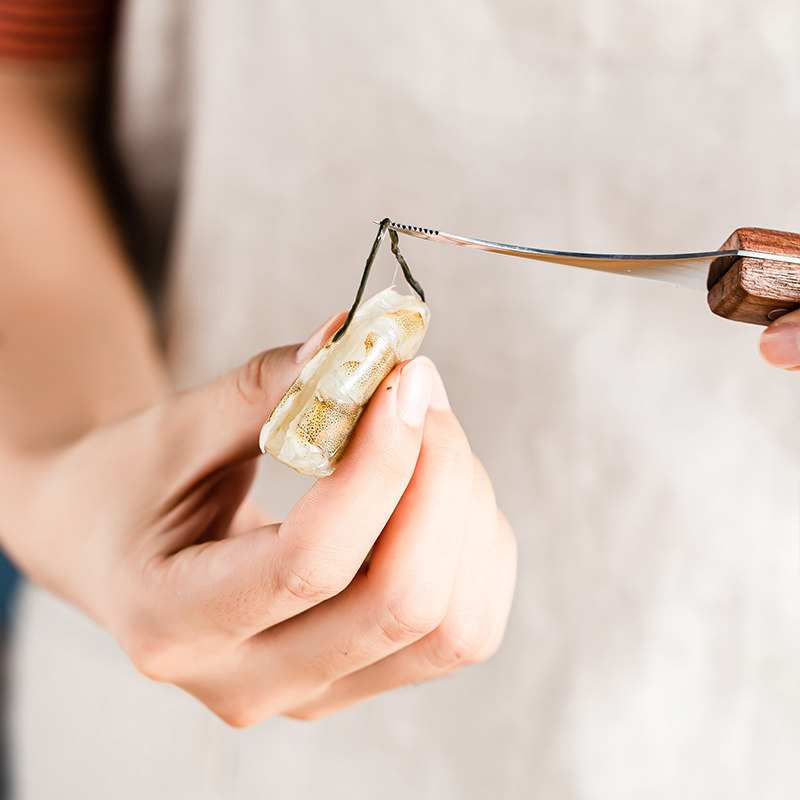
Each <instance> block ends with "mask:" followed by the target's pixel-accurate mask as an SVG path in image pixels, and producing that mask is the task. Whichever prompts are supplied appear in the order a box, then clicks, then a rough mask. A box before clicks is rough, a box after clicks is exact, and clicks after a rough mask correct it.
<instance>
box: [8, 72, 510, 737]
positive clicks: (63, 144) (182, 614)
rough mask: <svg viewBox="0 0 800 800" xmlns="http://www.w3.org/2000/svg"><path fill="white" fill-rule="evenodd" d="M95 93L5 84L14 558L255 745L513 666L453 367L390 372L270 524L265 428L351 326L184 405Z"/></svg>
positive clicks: (505, 576) (504, 600) (485, 501)
mask: <svg viewBox="0 0 800 800" xmlns="http://www.w3.org/2000/svg"><path fill="white" fill-rule="evenodd" d="M92 87H93V69H92V67H91V65H72V66H64V65H59V66H54V67H36V68H32V67H23V66H19V65H13V64H6V65H5V66H0V264H2V269H0V497H2V503H0V538H1V539H2V544H3V546H4V547H5V548H6V550H7V551H8V552H9V553H10V555H11V557H12V558H13V559H14V561H15V562H16V563H17V564H18V565H19V566H20V568H21V569H22V570H23V571H25V572H26V573H27V574H28V575H29V576H30V577H31V578H32V579H33V580H35V581H37V582H39V583H40V584H42V585H43V586H45V587H47V588H48V589H50V590H51V591H54V592H56V593H58V594H60V595H61V596H62V597H64V598H66V599H67V600H68V601H70V602H72V603H74V604H75V605H77V606H78V607H79V608H81V609H83V610H84V611H85V612H86V613H87V614H88V615H90V616H92V617H93V618H94V619H96V620H97V621H98V622H99V623H100V624H101V625H103V626H105V627H106V628H108V629H109V630H110V631H111V632H112V633H113V634H114V635H115V636H116V638H117V640H118V641H119V642H120V645H121V646H122V647H123V648H124V649H125V651H126V652H127V653H128V655H129V656H130V658H131V660H132V662H133V663H134V665H135V666H136V667H137V668H138V669H139V670H140V671H141V672H142V673H143V674H145V675H147V676H148V677H150V678H152V679H154V680H158V681H168V682H171V683H174V684H176V685H178V686H181V687H182V688H184V689H186V690H187V691H188V692H191V693H192V694H193V695H195V696H196V697H197V698H198V699H199V700H201V701H202V702H204V703H205V704H206V705H207V706H208V707H209V708H211V709H212V710H213V711H214V712H215V713H216V714H218V715H219V716H220V717H221V718H222V719H223V720H225V721H226V722H228V723H229V724H231V725H234V726H246V725H251V724H254V723H256V722H259V721H261V720H263V719H265V718H266V717H268V716H270V715H272V714H277V713H283V714H289V715H291V716H295V717H298V718H303V719H313V718H316V717H319V716H322V715H324V714H328V713H331V712H333V711H336V710H338V709H341V708H344V707H347V706H350V705H352V704H354V703H357V702H360V701H362V700H364V699H365V698H367V697H370V696H372V695H375V694H377V693H380V692H383V691H386V690H389V689H392V688H394V687H396V686H400V685H404V684H408V683H413V682H416V681H421V680H427V679H429V678H434V677H438V676H440V675H445V674H448V673H451V672H453V671H454V670H455V669H457V668H459V667H461V666H463V665H465V664H469V663H473V662H476V661H481V660H484V659H486V658H488V657H489V656H491V655H492V654H493V653H494V652H495V650H496V649H497V647H498V646H499V644H500V641H501V638H502V636H503V632H504V630H505V626H506V620H507V617H508V613H509V609H510V605H511V599H512V595H513V589H514V579H515V572H516V548H515V541H514V536H513V533H512V531H511V529H510V528H509V526H508V523H507V522H506V520H505V519H504V517H503V516H502V514H501V513H500V512H499V511H498V510H497V507H496V504H495V499H494V493H493V490H492V486H491V482H490V481H489V479H488V477H487V476H486V473H485V472H484V470H483V468H482V467H481V465H480V463H479V462H478V461H477V460H476V459H475V457H474V456H473V455H472V453H471V451H470V448H469V443H468V442H467V440H466V437H465V435H464V432H463V431H462V429H461V427H460V426H459V424H458V421H457V420H456V418H455V417H454V415H453V413H452V411H451V410H450V407H449V404H448V401H447V395H446V393H445V390H444V387H443V385H442V383H441V379H440V378H439V375H438V373H437V371H436V369H435V367H434V365H433V364H432V363H431V362H430V361H428V360H427V359H424V358H418V359H416V360H414V361H412V362H407V363H405V364H401V365H400V366H399V367H397V368H396V369H395V370H393V371H392V373H391V374H390V375H389V376H388V377H387V378H386V380H385V381H384V383H383V384H382V385H381V386H380V387H379V389H378V391H377V392H376V394H375V396H374V398H373V400H372V401H371V402H370V403H369V405H368V407H367V409H366V411H365V413H364V415H363V416H362V418H361V421H360V422H359V424H358V426H357V429H356V432H355V434H354V437H353V439H352V441H351V444H350V446H349V448H348V451H347V453H346V454H345V456H344V458H343V459H342V461H341V463H340V465H339V468H338V469H337V471H336V472H335V473H334V474H333V475H332V476H330V477H327V478H323V479H321V480H319V481H317V482H316V483H315V484H314V486H313V487H312V488H311V489H310V490H309V491H308V492H307V493H306V495H305V496H304V497H303V498H302V499H301V500H300V501H299V502H298V503H297V505H296V506H295V507H294V508H293V509H292V511H291V512H290V513H289V515H288V516H287V518H286V519H285V520H283V521H280V522H279V521H275V520H274V519H273V518H272V517H271V516H270V515H269V514H268V513H267V512H266V511H265V510H263V509H260V508H258V507H256V506H255V505H254V504H253V503H252V502H251V501H250V500H248V499H247V495H248V492H249V489H250V485H251V482H252V479H253V476H254V473H255V470H256V466H257V461H258V458H259V457H260V454H259V452H258V446H257V443H258V431H259V428H260V426H261V424H262V423H263V421H264V419H266V416H267V415H268V413H269V411H270V409H271V408H272V407H273V406H274V405H275V403H276V402H277V401H278V399H279V398H280V396H281V395H282V394H283V392H284V391H285V390H286V388H287V387H288V386H289V385H290V384H291V382H292V381H293V380H294V378H295V377H296V375H297V374H298V372H299V371H300V369H301V367H302V364H303V363H304V361H305V359H307V358H308V357H309V356H310V355H311V353H312V352H313V351H314V350H315V349H316V346H318V345H319V344H320V343H321V341H323V340H324V338H326V337H327V336H328V335H330V334H331V333H332V332H333V330H335V329H336V328H337V327H338V325H339V324H340V323H341V318H338V319H336V318H335V319H332V320H329V321H328V323H326V324H325V325H323V326H322V327H321V328H320V329H319V330H318V331H316V332H315V334H313V335H312V336H311V337H310V341H309V342H308V343H307V345H306V346H304V347H303V348H298V346H289V347H282V348H277V349H274V350H270V351H267V352H265V353H262V354H260V355H258V356H255V357H254V358H253V359H252V360H251V361H249V362H248V363H247V364H245V365H243V366H242V367H240V368H239V369H237V370H235V371H234V372H232V373H230V374H229V375H226V376H224V377H222V378H221V379H219V380H218V381H216V382H214V383H212V384H209V385H207V386H204V387H200V388H199V389H196V390H193V391H190V392H184V393H174V392H173V391H172V390H171V389H170V387H169V382H168V380H167V378H166V372H165V369H164V365H163V361H162V357H161V354H160V352H159V350H158V347H157V345H156V343H155V337H154V335H153V326H152V322H151V319H150V316H149V313H148V310H147V306H146V304H145V302H144V301H143V299H142V297H141V294H140V292H139V290H138V288H137V285H136V283H135V282H134V280H132V278H131V276H130V272H129V269H128V266H127V264H126V260H125V256H124V254H123V252H122V249H121V248H120V246H119V243H118V240H117V237H116V234H115V230H114V224H113V221H112V219H111V217H110V215H109V213H108V211H107V209H106V205H105V203H104V200H103V197H102V194H101V192H100V191H99V190H98V188H97V182H96V180H95V176H94V173H93V166H92V158H91V153H90V152H89V149H88V147H87V145H86V137H85V131H84V126H83V119H84V114H85V109H86V108H87V106H88V104H89V102H90V100H91V95H92ZM221 420H225V424H224V425H223V424H220V421H221ZM370 550H372V556H371V559H370V561H369V566H368V567H364V566H363V564H364V561H365V558H366V557H367V554H368V553H369V552H370Z"/></svg>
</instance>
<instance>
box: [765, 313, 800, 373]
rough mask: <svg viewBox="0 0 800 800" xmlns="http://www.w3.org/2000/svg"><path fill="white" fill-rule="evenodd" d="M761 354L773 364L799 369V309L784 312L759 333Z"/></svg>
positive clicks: (789, 368) (784, 367)
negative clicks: (787, 312) (789, 312)
mask: <svg viewBox="0 0 800 800" xmlns="http://www.w3.org/2000/svg"><path fill="white" fill-rule="evenodd" d="M761 355H762V356H764V358H765V359H766V360H767V361H768V362H769V363H770V364H772V365H773V366H776V367H782V368H783V369H788V370H800V311H793V312H792V313H791V314H785V315H784V316H782V317H780V318H779V319H777V320H776V321H775V322H773V323H772V325H770V326H769V327H768V328H767V329H766V330H765V331H764V332H763V333H762V334H761Z"/></svg>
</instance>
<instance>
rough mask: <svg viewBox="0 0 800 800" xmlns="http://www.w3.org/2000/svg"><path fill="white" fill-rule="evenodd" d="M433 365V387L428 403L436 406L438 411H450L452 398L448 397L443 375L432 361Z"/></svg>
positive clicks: (433, 406)
mask: <svg viewBox="0 0 800 800" xmlns="http://www.w3.org/2000/svg"><path fill="white" fill-rule="evenodd" d="M431 367H432V372H433V386H432V388H431V399H430V400H429V401H428V405H429V406H430V407H431V408H435V409H436V410H437V411H449V410H450V400H448V398H447V390H446V389H445V388H444V384H443V383H442V376H441V375H440V374H439V370H438V369H436V367H435V366H434V365H433V362H431Z"/></svg>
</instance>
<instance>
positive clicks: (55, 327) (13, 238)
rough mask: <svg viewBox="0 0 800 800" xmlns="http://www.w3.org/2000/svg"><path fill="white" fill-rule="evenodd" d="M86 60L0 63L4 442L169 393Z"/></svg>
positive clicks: (34, 444) (53, 438) (80, 428)
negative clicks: (91, 115)
mask: <svg viewBox="0 0 800 800" xmlns="http://www.w3.org/2000/svg"><path fill="white" fill-rule="evenodd" d="M90 81H91V76H90V74H89V72H88V69H87V68H83V67H70V68H68V69H65V68H59V69H58V70H57V71H55V70H51V69H47V68H36V69H35V70H30V69H29V70H23V69H21V68H18V67H7V68H3V67H0V451H2V452H4V453H5V454H10V453H15V452H16V453H24V452H31V451H34V450H40V449H48V448H50V447H53V446H57V445H59V444H61V443H63V442H65V441H70V440H72V439H74V438H76V437H78V436H80V435H81V434H82V433H83V432H85V431H87V430H89V429H91V428H93V427H95V426H97V425H99V424H102V423H104V422H107V421H110V420H112V419H114V418H117V417H120V416H123V415H125V414H127V413H129V412H131V411H133V410H135V409H137V408H141V407H143V406H145V405H147V404H149V403H151V402H153V401H155V400H157V399H159V398H160V397H161V396H163V394H164V392H165V390H166V385H167V384H166V379H165V373H164V369H163V363H162V359H161V356H160V354H159V350H158V348H157V345H156V342H155V336H154V332H153V325H152V320H151V318H150V314H149V312H148V309H147V305H146V303H145V302H144V299H143V297H142V295H141V292H140V290H139V288H138V286H137V284H136V282H135V280H134V278H133V277H132V275H131V272H130V270H129V268H128V265H127V263H126V257H125V254H124V252H123V250H122V248H121V246H120V243H119V240H118V237H117V235H116V232H115V228H114V224H113V221H112V219H111V216H110V214H109V212H108V210H107V208H106V206H105V203H104V200H103V196H102V192H101V191H100V188H99V186H98V182H97V180H96V177H95V174H94V171H93V168H92V161H91V154H90V152H89V148H88V145H87V140H86V137H85V135H84V130H83V125H82V116H83V113H82V112H83V106H84V104H85V101H86V96H87V92H88V87H89V86H90Z"/></svg>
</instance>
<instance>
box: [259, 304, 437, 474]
mask: <svg viewBox="0 0 800 800" xmlns="http://www.w3.org/2000/svg"><path fill="white" fill-rule="evenodd" d="M429 316H430V312H429V311H428V307H427V306H426V305H425V303H423V302H422V301H421V300H418V299H417V298H415V297H412V296H410V295H401V294H399V293H398V292H396V291H394V289H386V290H384V291H383V292H380V294H376V295H375V296H374V297H372V298H371V299H370V300H368V301H367V302H365V303H364V304H363V305H362V306H361V307H360V308H359V309H358V311H357V312H356V315H355V316H354V317H353V321H352V323H351V324H350V327H349V328H348V329H347V330H346V331H345V333H344V335H343V336H342V338H341V339H340V340H339V341H338V342H333V341H332V339H331V340H328V341H327V342H326V343H325V344H324V345H323V346H322V347H321V348H320V349H319V350H317V352H316V353H315V354H314V355H313V356H312V357H311V358H310V359H309V361H308V362H307V363H306V365H305V367H303V370H302V372H301V373H300V374H299V375H298V376H297V379H296V380H295V382H294V383H293V384H292V385H291V386H290V387H289V389H288V391H287V392H286V394H285V395H284V396H283V397H282V398H281V400H280V402H279V403H278V405H277V406H276V407H275V410H274V411H273V412H272V414H270V416H269V419H268V420H267V421H266V422H265V423H264V426H263V427H262V429H261V436H260V438H259V444H260V446H261V450H262V452H264V453H269V454H270V455H272V456H274V457H275V458H277V459H278V461H281V462H282V463H284V464H287V465H288V466H290V467H292V468H293V469H295V470H297V471H298V472H301V473H303V474H304V475H316V476H319V477H321V476H324V475H330V474H331V473H332V472H333V470H334V469H335V467H336V463H337V462H338V461H339V459H340V458H341V457H342V454H343V453H344V449H345V447H346V445H347V442H348V440H349V439H350V435H351V434H352V433H353V429H354V428H355V425H356V422H358V418H359V417H360V416H361V412H362V411H363V410H364V407H365V406H366V404H367V402H368V401H369V399H370V397H372V394H373V392H374V391H375V390H376V389H377V388H378V386H379V385H380V383H381V381H382V380H383V379H384V378H385V377H386V376H387V375H388V374H389V373H390V372H391V371H392V369H394V367H395V366H397V364H399V363H400V362H402V361H406V360H407V359H409V358H413V357H414V355H415V354H416V352H417V350H418V349H419V346H420V345H421V344H422V339H423V337H424V336H425V331H426V330H427V327H428V319H429Z"/></svg>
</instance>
